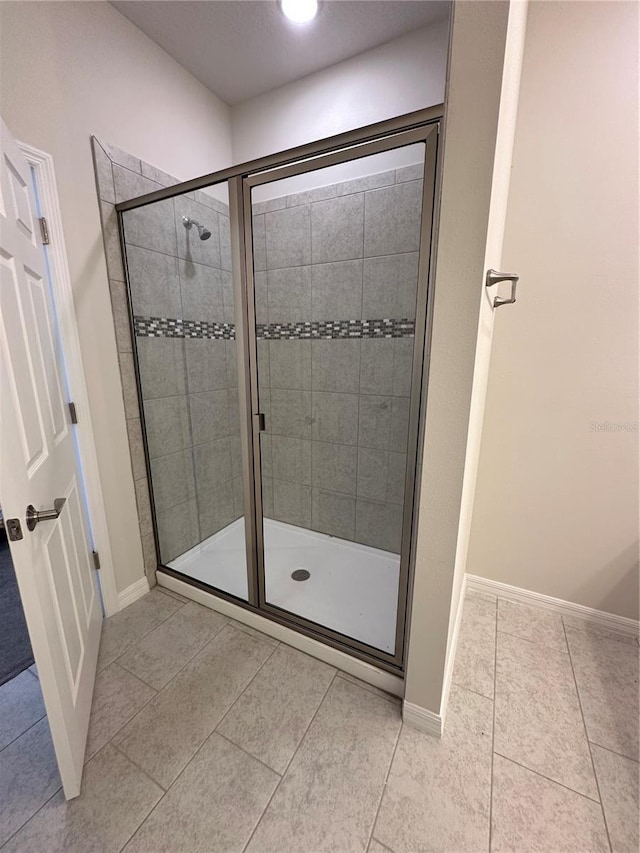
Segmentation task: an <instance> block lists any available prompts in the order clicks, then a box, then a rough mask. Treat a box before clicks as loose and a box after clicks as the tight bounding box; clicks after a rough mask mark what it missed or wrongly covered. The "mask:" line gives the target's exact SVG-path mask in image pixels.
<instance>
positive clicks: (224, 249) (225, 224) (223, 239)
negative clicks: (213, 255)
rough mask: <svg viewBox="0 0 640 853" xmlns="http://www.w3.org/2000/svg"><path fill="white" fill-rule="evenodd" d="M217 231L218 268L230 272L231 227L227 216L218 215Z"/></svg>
mask: <svg viewBox="0 0 640 853" xmlns="http://www.w3.org/2000/svg"><path fill="white" fill-rule="evenodd" d="M218 230H219V232H220V266H221V267H222V269H223V270H231V268H232V267H231V225H230V224H229V217H228V216H224V215H218Z"/></svg>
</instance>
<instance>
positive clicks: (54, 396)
mask: <svg viewBox="0 0 640 853" xmlns="http://www.w3.org/2000/svg"><path fill="white" fill-rule="evenodd" d="M0 143H1V144H0V148H1V154H2V161H1V163H0V383H1V385H0V505H1V506H2V512H3V515H4V519H5V525H6V526H7V529H8V533H9V540H10V543H9V544H10V548H11V557H12V560H13V564H14V566H15V571H16V576H17V580H18V587H19V589H20V595H21V597H22V604H23V607H24V612H25V616H26V621H27V626H28V628H29V636H30V638H31V645H32V647H33V655H34V658H35V661H36V664H37V665H38V674H39V677H40V683H41V686H42V694H43V697H44V703H45V707H46V709H47V718H48V721H49V727H50V729H51V736H52V739H53V744H54V747H55V751H56V757H57V760H58V766H59V769H60V776H61V779H62V784H63V787H64V792H65V795H66V797H67V799H70V798H71V797H76V796H77V795H78V794H79V793H80V784H81V780H82V767H83V764H84V751H85V743H86V738H87V729H88V725H89V714H90V711H91V699H92V694H93V684H94V680H95V672H96V662H97V656H98V646H99V643H100V631H101V626H102V610H101V606H100V599H99V594H98V588H97V578H96V576H95V569H94V567H93V561H92V559H91V549H90V543H89V537H88V535H87V527H86V519H85V516H84V510H83V505H82V496H81V493H80V482H79V474H78V470H77V467H76V455H75V448H74V437H73V434H72V427H71V425H70V422H69V416H68V408H67V405H66V401H65V397H64V391H63V389H64V382H63V370H62V365H61V363H60V358H59V352H58V348H57V346H56V336H55V325H54V315H53V309H52V305H51V300H50V294H49V288H48V285H47V280H46V278H45V262H44V257H43V254H42V249H41V246H40V240H39V237H38V231H37V227H36V226H37V225H38V222H37V219H36V216H35V214H34V210H35V204H34V199H33V193H32V187H31V181H30V176H29V167H28V165H27V162H26V160H25V159H24V157H23V155H22V153H21V151H20V150H19V148H18V146H17V145H16V143H15V141H14V139H13V138H12V136H11V134H10V133H9V131H8V130H7V127H6V126H5V124H4V122H2V127H1V139H0ZM61 500H63V501H64V503H63V505H62V507H61V509H60V512H59V515H58V516H57V517H56V518H51V519H50V520H42V521H39V522H38V523H37V524H36V525H35V527H34V528H33V530H30V529H29V526H28V524H27V519H26V517H27V514H28V513H27V507H28V506H29V505H33V507H34V508H35V510H37V511H43V510H51V509H53V508H54V505H55V504H56V502H57V503H58V505H60V502H61ZM17 523H19V525H20V529H21V535H22V538H15V537H16V536H17V532H16V531H15V529H14V531H13V532H12V530H11V529H10V528H15V527H16V525H17ZM12 539H13V541H11V540H12Z"/></svg>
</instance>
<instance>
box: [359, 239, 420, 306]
mask: <svg viewBox="0 0 640 853" xmlns="http://www.w3.org/2000/svg"><path fill="white" fill-rule="evenodd" d="M417 285H418V253H417V252H409V253H405V254H401V255H384V256H382V257H379V258H366V259H365V261H364V274H363V285H362V316H363V318H365V319H379V318H389V319H391V318H396V319H399V320H400V319H405V318H409V319H413V318H415V314H416V293H417Z"/></svg>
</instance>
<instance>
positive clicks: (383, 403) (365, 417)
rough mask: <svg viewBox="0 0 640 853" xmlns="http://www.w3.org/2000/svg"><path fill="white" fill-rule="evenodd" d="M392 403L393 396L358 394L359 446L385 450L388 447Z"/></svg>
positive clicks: (391, 420)
mask: <svg viewBox="0 0 640 853" xmlns="http://www.w3.org/2000/svg"><path fill="white" fill-rule="evenodd" d="M393 403H394V398H393V397H379V396H368V395H365V394H361V395H360V409H359V412H358V445H359V446H360V447H373V448H377V449H378V450H386V449H387V448H388V447H389V445H390V442H391V425H392V422H393ZM397 434H398V433H396V435H397ZM405 441H406V436H405Z"/></svg>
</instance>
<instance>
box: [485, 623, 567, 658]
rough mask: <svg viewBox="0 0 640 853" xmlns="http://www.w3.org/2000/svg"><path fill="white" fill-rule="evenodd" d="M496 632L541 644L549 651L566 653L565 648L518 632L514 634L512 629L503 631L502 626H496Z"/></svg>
mask: <svg viewBox="0 0 640 853" xmlns="http://www.w3.org/2000/svg"><path fill="white" fill-rule="evenodd" d="M497 633H499V634H506V635H507V637H513V638H514V639H516V640H523V641H524V642H525V643H531V645H533V646H542V647H543V648H545V649H549V651H551V652H560V653H561V654H565V653H566V649H560V648H558V647H557V646H550V645H548V644H547V643H541V642H540V641H539V640H532V639H530V638H529V637H523V636H521V635H520V634H514V633H513V631H505V630H504V629H503V628H498V629H497ZM565 642H566V640H565Z"/></svg>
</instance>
